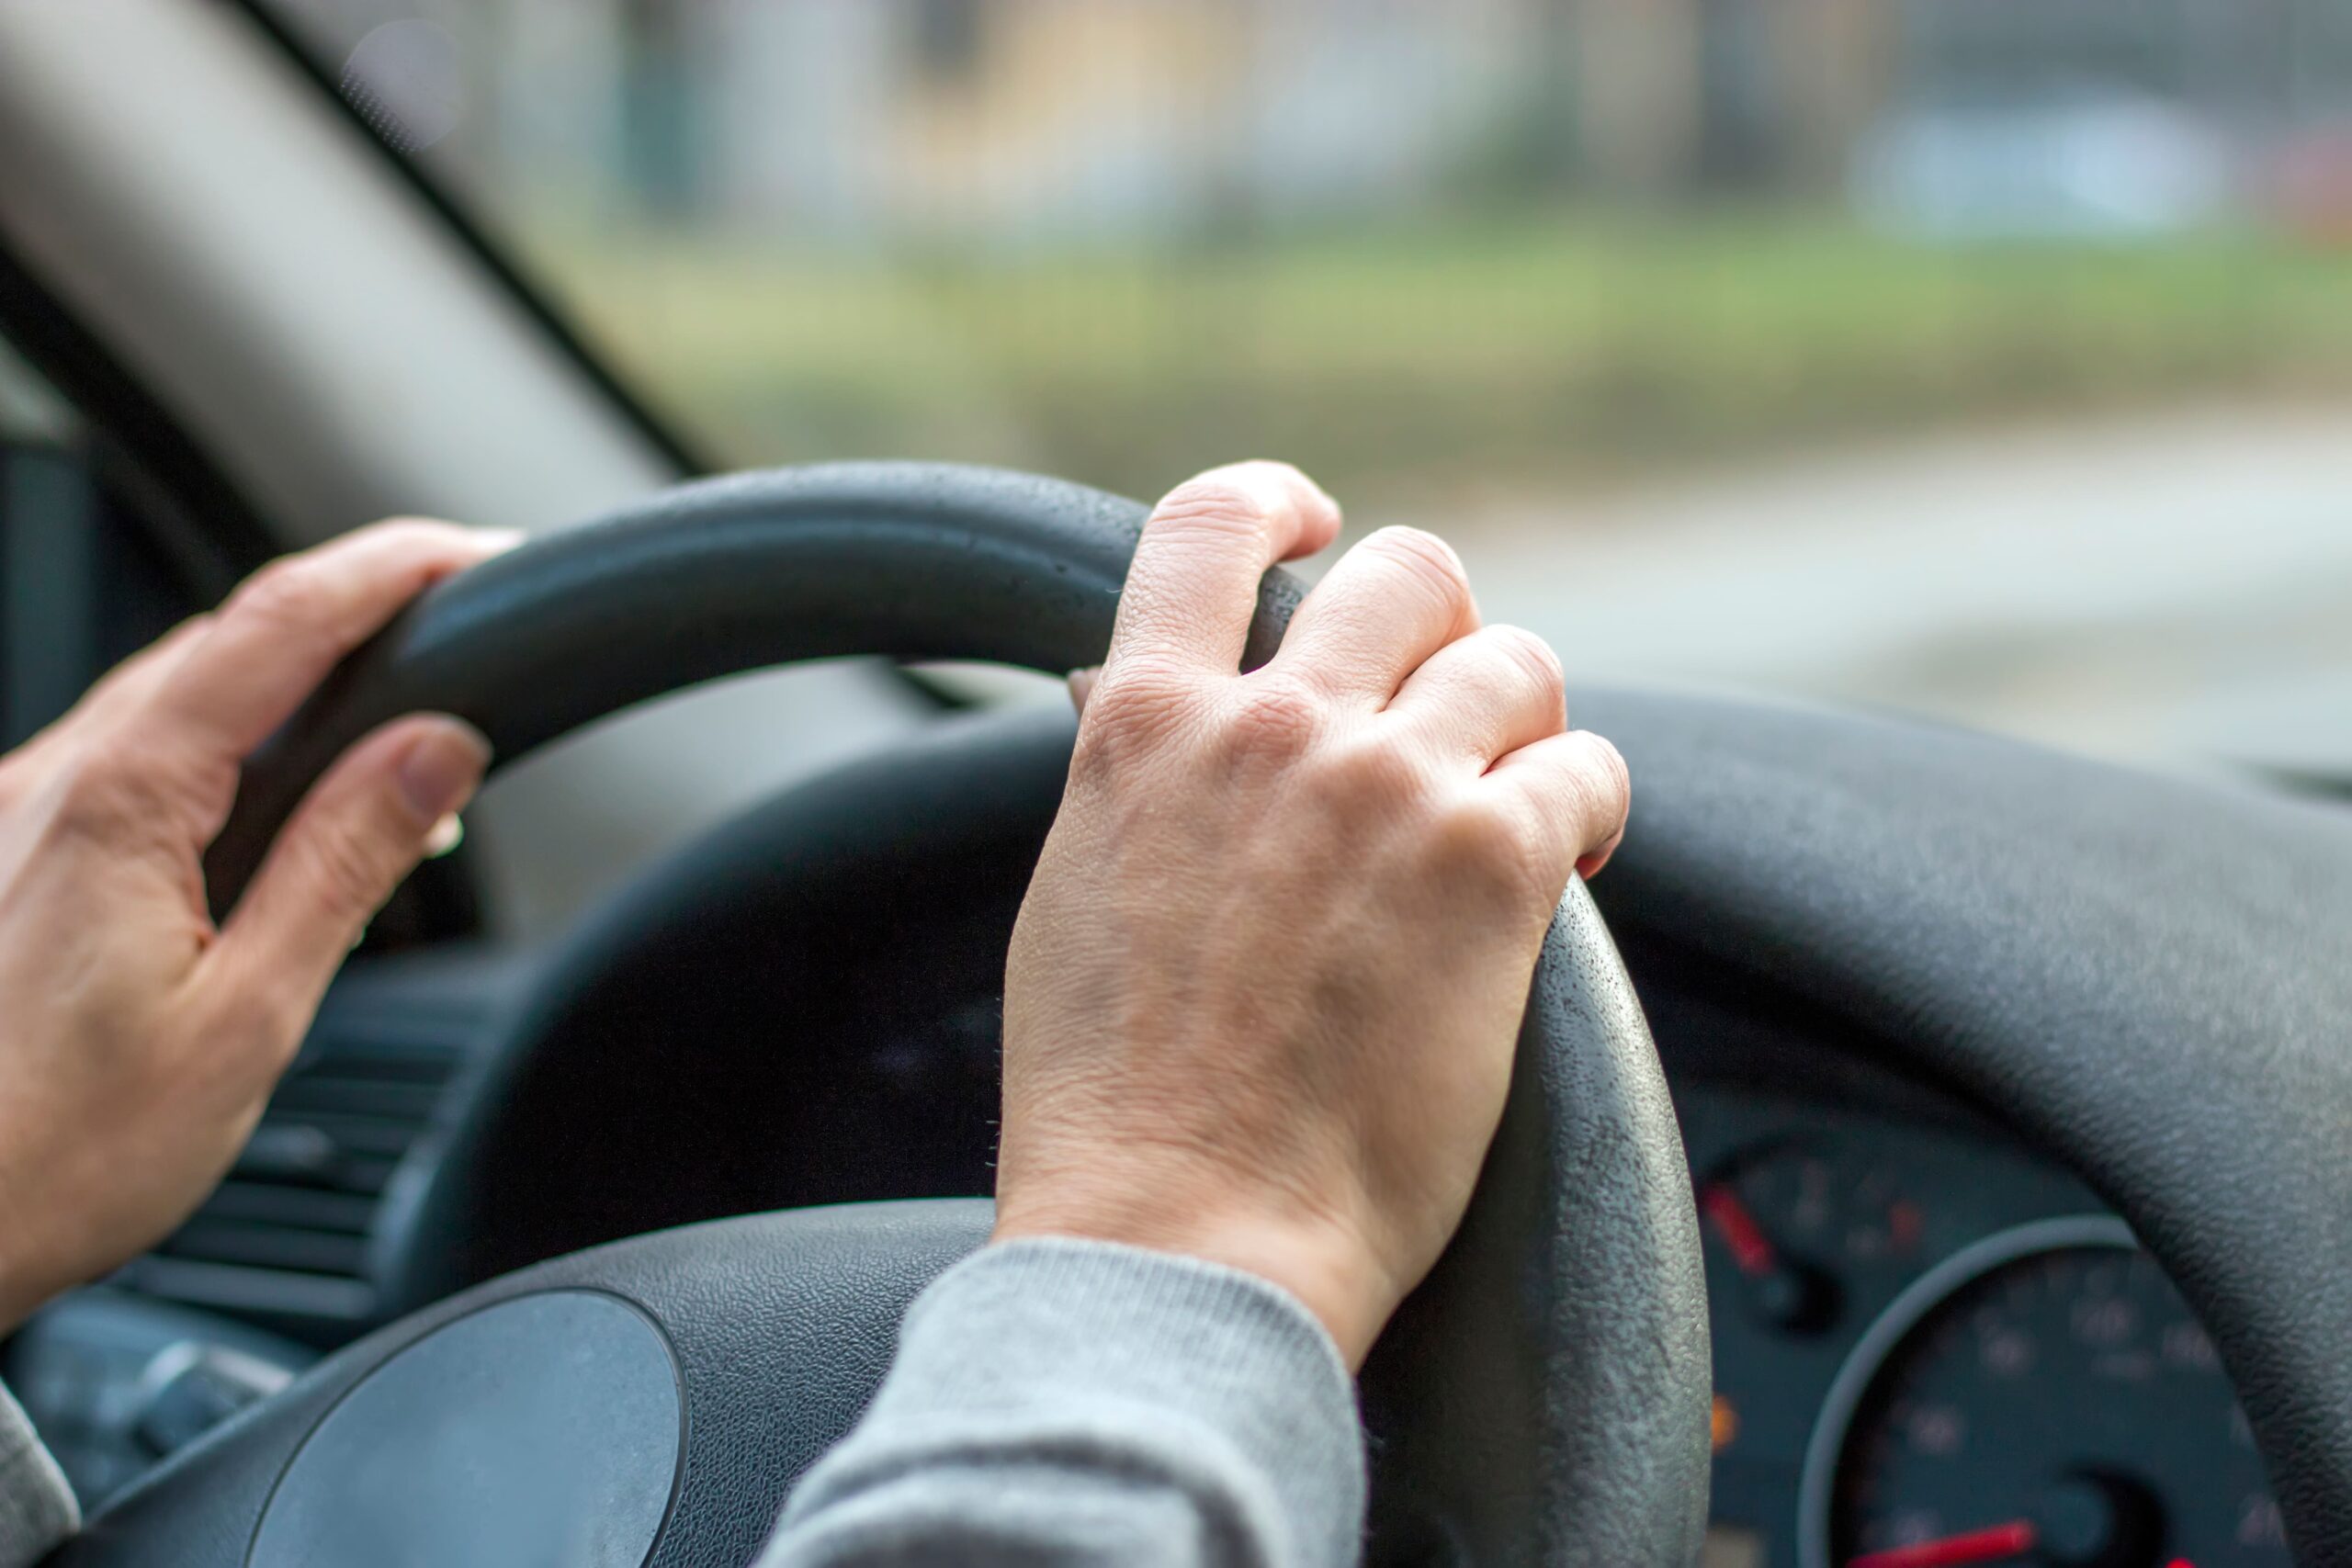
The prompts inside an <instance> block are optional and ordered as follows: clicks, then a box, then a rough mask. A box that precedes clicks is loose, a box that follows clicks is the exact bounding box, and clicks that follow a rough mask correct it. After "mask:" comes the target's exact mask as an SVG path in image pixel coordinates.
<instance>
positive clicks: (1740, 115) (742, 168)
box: [288, 0, 2352, 240]
mask: <svg viewBox="0 0 2352 1568" xmlns="http://www.w3.org/2000/svg"><path fill="white" fill-rule="evenodd" d="M288 9H290V10H292V11H294V12H295V13H297V14H298V16H299V17H300V18H303V19H306V20H307V21H309V22H310V23H311V26H312V28H313V31H314V32H315V33H316V35H317V36H319V37H320V38H321V39H322V40H323V41H325V43H326V45H327V47H328V49H329V51H330V52H336V51H348V50H349V49H350V47H351V40H352V39H355V38H364V36H365V35H366V33H367V31H368V28H371V27H373V26H376V25H379V24H380V23H384V22H390V21H392V20H395V19H399V18H402V17H418V16H422V17H425V18H427V19H429V20H431V21H433V22H435V23H436V24H437V25H438V26H439V27H440V28H445V29H446V30H447V32H448V33H449V34H450V35H451V36H452V37H454V38H455V39H456V40H457V42H458V47H457V48H456V49H455V50H454V51H451V54H450V58H451V59H452V60H454V61H455V62H457V64H456V66H455V69H457V70H458V71H459V72H460V73H463V75H464V76H465V77H466V78H467V79H468V80H467V81H464V82H460V83H458V84H454V85H452V90H453V91H455V92H457V93H458V95H459V96H460V97H461V98H462V99H463V100H464V101H466V102H469V103H472V104H476V105H497V106H503V107H502V108H501V109H500V110H498V111H497V112H495V113H492V112H489V111H487V110H485V111H484V112H482V113H478V114H474V115H472V116H470V117H466V118H462V119H461V121H460V123H459V124H458V127H457V129H456V130H455V131H454V132H453V133H452V134H451V135H450V137H449V138H448V140H447V144H446V145H445V146H443V147H442V148H441V149H440V156H441V157H442V158H443V159H444V160H445V161H446V162H447V164H449V165H451V166H454V167H456V168H458V169H459V170H463V169H465V168H467V167H469V166H470V167H473V168H475V169H477V170H481V169H484V168H495V169H497V170H498V171H500V172H501V173H502V174H504V175H507V176H508V177H504V178H499V179H495V180H485V181H483V182H482V183H483V184H484V186H488V187H492V188H503V189H528V190H532V191H535V192H547V193H561V195H560V197H557V199H561V200H565V201H569V202H571V203H573V204H575V205H576V206H577V208H578V209H580V211H581V212H582V214H590V215H611V214H614V213H616V212H622V211H627V210H632V209H634V210H641V211H645V212H648V213H652V214H665V215H669V216H672V217H676V216H691V217H693V218H695V219H697V220H708V221H710V222H713V223H718V224H723V225H729V226H738V227H743V228H748V229H752V230H755V231H759V230H766V231H773V230H786V231H799V232H805V233H814V234H821V235H828V236H837V237H855V236H858V235H862V234H874V233H893V234H905V233H910V232H911V233H915V234H918V235H920V234H922V233H926V232H928V233H935V234H939V235H942V236H957V237H967V238H968V237H975V236H977V237H982V238H989V239H1010V240H1019V239H1022V238H1024V237H1029V236H1035V235H1039V234H1050V235H1060V236H1068V235H1071V234H1103V235H1118V234H1122V233H1136V232H1148V231H1170V230H1201V231H1209V232H1214V231H1216V230H1217V229H1218V228H1219V227H1220V226H1223V225H1236V224H1254V223H1263V222H1269V221H1315V220H1321V219H1324V218H1327V217H1329V216H1332V215H1335V214H1344V213H1347V212H1350V211H1352V210H1374V211H1380V212H1385V213H1395V212H1397V211H1398V210H1400V209H1410V208H1411V207H1412V206H1413V205H1414V204H1415V203H1417V202H1419V203H1444V204H1452V205H1460V204H1464V203H1475V202H1478V201H1485V200H1494V201H1504V200H1523V199H1525V198H1526V197H1530V196H1544V195H1558V194H1561V193H1575V194H1577V195H1581V196H1589V197H1602V198H1608V199H1614V200H1634V201H1640V202H1673V201H1679V200H1684V199H1689V198H1691V197H1705V196H1708V195H1710V194H1720V193H1736V194H1739V195H1743V196H1750V197H1758V196H1761V197H1816V198H1817V197H1828V196H1832V195H1835V194H1837V193H1839V192H1842V191H1844V190H1845V189H1846V188H1847V187H1848V185H1849V176H1851V175H1853V174H1854V172H1855V171H1856V170H1857V169H1858V168H1861V169H1863V170H1864V173H1865V174H1866V175H1867V174H1868V172H1869V170H1870V169H1871V168H1876V169H1877V170H1878V171H1879V172H1880V173H1881V174H1882V175H1883V172H1884V168H1885V166H1886V160H1887V158H1888V157H1889V156H1894V155H1896V154H1899V155H1900V157H1907V158H1910V159H1911V160H1913V161H1914V162H1917V163H1919V164H1921V166H1922V167H1926V168H1928V169H1929V170H1930V171H1931V172H1932V173H1934V174H1935V175H1936V177H1939V178H1942V179H1944V180H1945V181H1946V182H1947V183H1948V184H1950V185H1951V187H1952V191H1953V193H1954V194H1953V195H1952V196H1951V200H1950V201H1949V202H1947V203H1946V205H1950V206H1953V207H1955V208H1958V207H1962V206H1966V205H1967V204H1968V203H1970V202H1973V203H1975V204H1976V206H1977V207H1979V208H1985V207H1987V206H1988V205H1989V206H1991V207H1998V206H1999V205H2000V203H2001V202H2002V201H2004V200H2007V202H2008V204H2009V205H2010V206H2012V207H2015V208H2017V209H2018V216H2019V217H2020V218H2021V219H2030V217H2031V212H2032V210H2033V209H2034V208H2035V203H2036V202H2041V204H2042V205H2043V206H2045V207H2047V206H2050V205H2051V203H2052V200H2053V199H2054V200H2056V201H2057V202H2058V204H2059V205H2061V206H2063V204H2064V196H2063V193H2061V196H2060V197H2057V198H2052V197H2049V196H2048V194H2047V193H2044V194H2042V195H2041V196H2035V195H2033V194H2032V193H2030V192H2029V193H2026V194H2025V195H2022V196H2010V197H2004V195H2003V193H2002V191H2001V190H2000V189H1999V188H1998V186H1999V182H2000V179H2001V178H2003V177H2005V176H2006V175H2010V174H2015V173H2017V172H2018V171H2017V169H2016V168H2015V167H2013V165H2016V164H2019V163H2020V162H2022V163H2024V164H2032V163H2034V162H2035V161H2037V160H2040V161H2042V162H2066V161H2068V160H2071V159H2075V158H2076V157H2077V156H2078V153H2077V152H2075V151H2070V149H2079V148H2083V147H2088V148H2090V149H2092V152H2090V153H2089V154H2087V155H2088V156H2090V157H2091V158H2092V160H2093V161H2094V162H2097V161H2098V158H2100V157H2106V158H2108V159H2109V161H2110V162H2115V161H2117V160H2120V161H2121V162H2120V164H2118V166H2126V165H2128V164H2129V163H2130V160H2131V157H2132V156H2133V152H2132V148H2131V142H2132V141H2133V140H2134V138H2142V139H2147V138H2154V139H2157V140H2162V139H2163V138H2165V137H2167V136H2169V137H2172V138H2173V139H2175V141H2181V140H2183V139H2188V140H2198V141H2199V142H2200V145H2205V144H2210V150H2211V161H2214V162H2215V163H2216V165H2217V167H2218V168H2219V169H2220V171H2221V173H2220V175H2217V176H2216V177H2217V178H2222V180H2223V182H2224V183H2225V184H2228V185H2229V186H2231V188H2233V189H2236V188H2240V187H2241V186H2243V185H2245V183H2246V181H2245V180H2241V179H2240V177H2239V176H2240V175H2244V174H2245V172H2246V171H2247V170H2248V169H2251V170H2253V171H2254V174H2253V175H2250V176H2248V178H2249V179H2250V180H2251V183H2252V185H2253V186H2257V187H2258V186H2261V185H2262V183H2263V182H2262V180H2261V179H2260V177H2259V175H2260V173H2261V170H2262V169H2263V168H2264V167H2265V166H2267V164H2268V163H2270V162H2273V161H2277V160H2287V161H2292V160H2293V159H2294V158H2297V157H2300V158H2302V159H2304V160H2306V161H2308V160H2309V158H2310V157H2312V155H2313V154H2312V153H2311V152H2309V151H2308V149H2309V146H2310V145H2311V144H2312V143H2313V141H2315V140H2316V141H2317V143H2318V144H2319V145H2321V146H2323V147H2327V146H2334V145H2335V144H2336V141H2337V138H2336V136H2335V132H2334V130H2331V128H2335V127H2340V126H2341V125H2343V124H2344V123H2346V122H2347V121H2352V0H2170V3H2167V4H2162V5H2157V4H2150V3H2148V0H782V3H779V0H288ZM363 64H364V62H363ZM1955 116H1956V117H1959V118H1957V120H1954V119H1953V118H1952V117H1955ZM1938 117H1942V118H1938ZM1954 125H1957V128H1958V129H1957V132H1956V135H1957V139H1958V140H1959V141H1962V142H1966V143H1969V144H1970V146H1969V148H1967V149H1963V152H1967V151H1970V150H1972V149H1973V150H1975V151H1981V152H1982V153H1983V156H1984V158H1985V160H1990V161H1994V162H1997V163H1998V164H2000V166H1999V167H1994V166H1991V164H1990V163H1988V164H1987V166H1986V168H1985V169H1984V170H1983V171H1973V170H1972V169H1971V168H1969V167H1967V166H1965V165H1966V159H1965V157H1962V158H1959V159H1958V161H1957V162H1955V161H1954V160H1953V159H1951V158H1947V159H1945V160H1944V162H1943V163H1942V164H1939V163H1938V162H1937V159H1938V157H1939V153H1938V152H1937V148H1938V147H1939V145H1940V144H1941V142H1939V137H1940V138H1941V141H1951V140H1953V137H1952V136H1948V135H1944V134H1943V132H1944V131H1946V130H1951V127H1952V126H1954ZM2052 138H2054V139H2055V140H2052ZM1890 145H1894V147H1895V153H1894V154H1890V153H1889V152H1888V148H1889V146H1890ZM2119 148H2120V152H2119V151H2117V149H2119ZM1905 149H1908V151H1907V152H1905ZM2176 161H2177V160H2176ZM1869 183H1870V182H1869V180H1868V179H1867V178H1865V179H1864V180H1863V182H1862V184H1863V186H1864V196H1865V198H1866V199H1868V198H1869V197H1870V191H1869V188H1868V187H1869ZM2028 183H2030V182H2028ZM1976 186H1983V187H1984V188H1983V189H1981V190H1979V189H1976V188H1974V187H1976ZM2193 196H2194V193H2193V192H2192V193H2187V194H2183V193H2173V195H2172V196H2171V197H2168V198H2166V197H2161V196H2160V195H2157V194H2150V195H2147V196H2145V197H2143V199H2142V200H2141V202H2140V207H2141V209H2143V210H2144V211H2146V212H2149V213H2159V214H2160V212H2161V211H2168V210H2172V209H2179V210H2181V211H2184V212H2186V211H2188V209H2191V208H2194V207H2196V206H2197V205H2198V203H2197V201H2196V200H2194V199H2191V197H2193ZM2167 200H2169V201H2170V206H2169V207H2167V206H2166V201H2167ZM2053 210H2054V209H2053ZM1914 216H1917V215H1916V214H1915V215H1914ZM2061 226H2062V227H2063V224H2062V225H2061Z"/></svg>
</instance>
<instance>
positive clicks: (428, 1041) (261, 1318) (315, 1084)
mask: <svg viewBox="0 0 2352 1568" xmlns="http://www.w3.org/2000/svg"><path fill="white" fill-rule="evenodd" d="M369 999H370V1000H374V999H378V998H369ZM380 999H381V1000H383V1001H387V1002H389V1001H391V1000H392V998H380ZM470 999H471V998H462V999H459V1000H458V1001H457V1002H456V1003H454V1004H453V1001H452V999H451V998H446V997H445V998H435V1002H433V1003H428V1004H425V1005H422V1006H420V1005H414V1003H413V1001H412V1000H411V999H409V998H402V999H401V1003H402V1005H396V1006H367V1005H348V1004H345V1005H337V1004H336V1003H335V1002H331V1003H330V1005H329V1007H328V1008H327V1009H326V1010H322V1013H321V1015H320V1019H319V1021H318V1023H317V1024H316V1025H315V1026H314V1027H313V1028H312V1030H311V1037H310V1039H309V1040H308V1041H307V1042H306V1043H305V1044H304V1046H303V1049H302V1054H301V1055H300V1057H298V1058H297V1060H296V1062H295V1065H294V1066H293V1068H292V1069H291V1070H290V1071H289V1072H288V1074H287V1075H286V1077H285V1078H284V1079H283V1080H282V1081H281V1082H280V1083H279V1085H278V1088H277V1093H276V1094H274V1095H273V1096H272V1097H271V1098H270V1102H269V1106H268V1108H267V1110H266V1111H264V1112H263V1115H262V1119H261V1122H260V1124H259V1125H258V1126H257V1127H256V1128H255V1129H254V1135H253V1137H252V1139H251V1140H250V1141H249V1142H248V1143H247V1144H246V1145H245V1148H244V1151H243V1154H241V1155H240V1156H238V1159H237V1163H236V1165H235V1166H234V1168H232V1170H231V1171H230V1173H229V1177H228V1179H226V1180H225V1181H223V1182H222V1183H221V1184H220V1188H219V1189H218V1190H216V1191H215V1192H214V1193H213V1194H212V1196H211V1197H210V1198H209V1199H207V1200H206V1201H205V1202H204V1205H203V1206H202V1207H201V1208H199V1209H198V1210H197V1212H196V1213H194V1214H193V1215H191V1216H190V1217H189V1219H188V1221H187V1224H184V1225H182V1226H181V1227H180V1228H179V1229H178V1230H177V1231H175V1233H173V1234H172V1235H170V1236H168V1237H166V1238H165V1239H164V1242H163V1244H162V1245H161V1246H159V1247H156V1249H155V1250H154V1251H153V1253H150V1254H149V1255H147V1256H146V1257H144V1258H138V1259H136V1260H134V1261H133V1262H132V1263H130V1265H129V1266H128V1267H126V1268H125V1269H123V1271H122V1273H121V1275H120V1276H119V1281H118V1282H119V1283H121V1284H124V1285H127V1286H129V1287H130V1288H131V1289H133V1290H137V1291H140V1292H143V1293H145V1294H147V1295H151V1296H158V1297H162V1298H164V1299H165V1300H169V1301H175V1302H179V1303H186V1304H187V1305H191V1306H203V1307H209V1308H212V1309H214V1310H217V1311H222V1312H227V1313H231V1314H235V1315H237V1316H240V1317H243V1318H246V1319H248V1320H250V1321H253V1322H255V1323H257V1324H262V1325H267V1326H270V1327H273V1328H276V1329H277V1330H279V1331H280V1332H285V1333H291V1334H297V1335H300V1336H301V1337H305V1338H308V1339H311V1340H313V1341H326V1342H334V1341H336V1340H339V1339H341V1338H344V1337H348V1336H349V1335H351V1334H352V1333H354V1332H356V1330H358V1329H359V1328H362V1327H364V1326H367V1325H368V1324H369V1323H370V1322H372V1320H373V1318H374V1316H375V1314H376V1308H377V1299H378V1298H377V1289H376V1285H375V1282H374V1280H373V1279H372V1277H371V1270H370V1256H369V1248H370V1246H371V1243H372V1241H373V1237H374V1234H375V1230H376V1222H377V1216H378V1212H379V1208H380V1206H381V1203H382V1201H383V1196H384V1191H385V1189H386V1188H387V1187H388V1186H389V1185H390V1182H391V1179H392V1175H393V1172H394V1171H395V1170H396V1169H398V1168H399V1167H400V1164H401V1160H402V1159H403V1157H405V1156H407V1154H408V1152H409V1150H410V1148H411V1147H412V1146H413V1145H414V1144H415V1143H416V1141H417V1139H418V1138H419V1137H420V1136H421V1135H422V1134H424V1130H425V1128H426V1126H427V1124H428V1123H429V1122H431V1120H432V1118H433V1116H434V1113H435V1111H436V1109H437V1108H438V1107H439V1105H440V1102H441V1099H442V1096H443V1094H444V1092H445V1091H446V1090H447V1088H448V1086H449V1083H450V1080H451V1078H452V1077H454V1076H455V1074H456V1073H457V1071H458V1068H459V1067H460V1066H463V1065H464V1063H465V1060H466V1058H467V1056H468V1055H469V1050H470V1047H471V1046H472V1044H473V1043H474V1040H475V1038H476V1037H477V1035H478V1034H479V1032H480V1030H481V1022H482V1014H481V1010H480V1009H479V1008H478V1007H475V1006H468V1005H463V1003H464V1001H467V1000H470Z"/></svg>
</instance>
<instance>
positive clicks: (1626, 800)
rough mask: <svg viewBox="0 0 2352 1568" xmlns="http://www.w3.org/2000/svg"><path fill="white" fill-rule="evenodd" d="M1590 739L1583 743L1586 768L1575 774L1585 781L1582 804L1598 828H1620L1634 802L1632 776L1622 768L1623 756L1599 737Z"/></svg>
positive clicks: (1626, 769)
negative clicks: (1601, 826) (1595, 821)
mask: <svg viewBox="0 0 2352 1568" xmlns="http://www.w3.org/2000/svg"><path fill="white" fill-rule="evenodd" d="M1584 733H1586V734H1588V735H1590V739H1588V740H1587V741H1586V742H1585V756H1586V760H1587V761H1586V766H1585V767H1584V768H1582V769H1580V770H1579V773H1580V776H1582V777H1583V778H1584V779H1585V781H1586V782H1585V791H1586V795H1585V804H1586V805H1587V806H1588V807H1590V812H1589V815H1590V816H1591V817H1592V818H1595V819H1597V820H1598V821H1599V823H1600V825H1603V826H1606V827H1608V828H1611V829H1615V828H1618V827H1622V826H1623V824H1624V821H1625V815H1626V812H1627V811H1628V810H1629V809H1631V807H1632V805H1633V799H1634V773H1633V770H1632V769H1631V768H1628V767H1627V766H1626V765H1625V754H1624V753H1623V752H1622V751H1620V750H1617V748H1616V747H1615V746H1614V745H1612V744H1611V742H1610V741H1609V740H1607V739H1604V738H1603V737H1601V736H1598V735H1591V734H1590V731H1585V732H1584Z"/></svg>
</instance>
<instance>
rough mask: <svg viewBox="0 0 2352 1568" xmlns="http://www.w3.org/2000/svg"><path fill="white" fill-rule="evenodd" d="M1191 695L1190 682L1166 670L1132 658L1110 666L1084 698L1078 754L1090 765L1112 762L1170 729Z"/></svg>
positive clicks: (1181, 717) (1148, 744)
mask: <svg viewBox="0 0 2352 1568" xmlns="http://www.w3.org/2000/svg"><path fill="white" fill-rule="evenodd" d="M1194 700H1195V697H1194V693H1193V687H1192V684H1191V683H1190V682H1186V681H1184V680H1182V678H1181V677H1180V676H1179V674H1178V673H1177V672H1176V671H1170V670H1162V669H1159V668H1158V667H1156V666H1154V665H1153V664H1152V663H1151V662H1150V661H1148V660H1139V659H1134V658H1130V659H1127V660H1123V661H1122V662H1121V663H1120V664H1119V666H1118V667H1117V668H1116V669H1114V670H1108V671H1104V672H1103V675H1102V677H1101V678H1100V679H1099V680H1098V681H1097V682H1095V685H1094V689H1093V691H1092V692H1091V693H1090V694H1088V696H1087V699H1086V712H1085V715H1084V716H1083V717H1082V719H1081V720H1080V725H1079V741H1078V759H1079V761H1080V762H1081V763H1082V764H1085V765H1088V766H1095V765H1101V764H1105V763H1110V764H1115V763H1117V762H1118V761H1122V760H1123V759H1125V757H1127V756H1129V755H1131V754H1132V753H1134V752H1136V751H1137V750H1148V748H1150V747H1151V746H1153V745H1156V744H1158V743H1159V741H1161V740H1162V739H1165V738H1166V737H1167V736H1169V735H1170V734H1173V733H1174V732H1175V731H1176V730H1177V729H1178V728H1181V727H1182V724H1183V722H1184V718H1185V716H1186V714H1187V713H1188V712H1189V711H1190V710H1191V708H1192V706H1193V702H1194Z"/></svg>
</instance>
